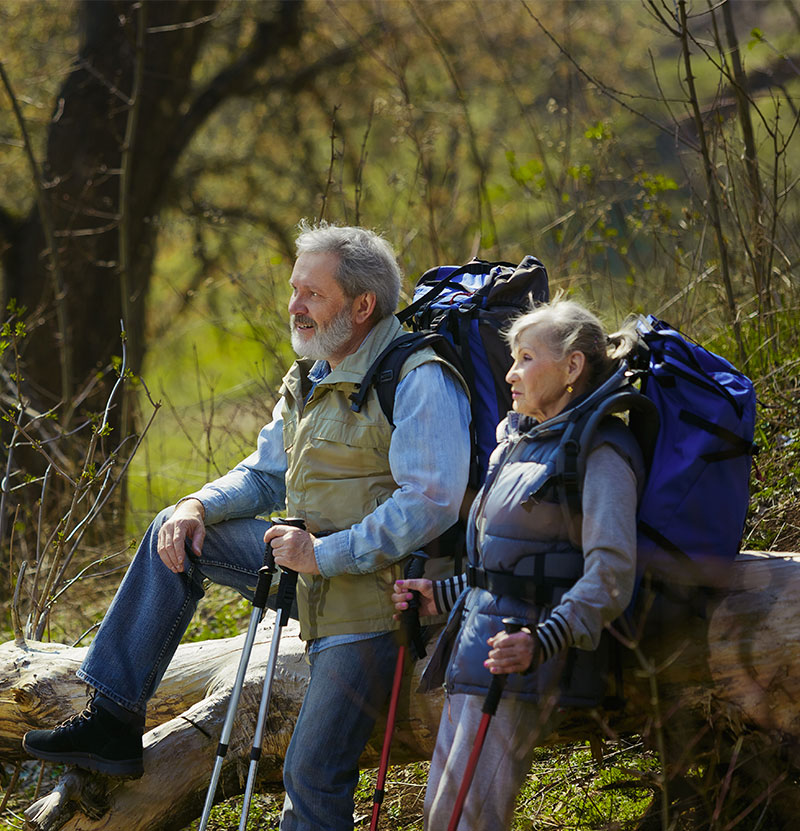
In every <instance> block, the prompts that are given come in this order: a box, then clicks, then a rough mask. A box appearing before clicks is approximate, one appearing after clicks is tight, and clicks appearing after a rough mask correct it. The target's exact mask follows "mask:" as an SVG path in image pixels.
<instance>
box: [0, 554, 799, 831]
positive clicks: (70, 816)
mask: <svg viewBox="0 0 800 831" xmlns="http://www.w3.org/2000/svg"><path fill="white" fill-rule="evenodd" d="M799 592H800V554H776V553H771V554H755V553H746V554H742V555H740V557H739V558H738V559H737V560H736V562H735V563H734V564H733V566H732V568H731V583H730V585H729V587H728V588H726V589H725V590H720V591H719V592H717V593H716V594H715V595H714V596H709V597H708V598H705V600H704V602H703V604H702V606H700V605H695V608H694V610H693V611H689V610H688V609H687V607H685V606H683V605H682V603H677V604H675V605H674V607H673V608H674V610H675V612H676V613H675V614H674V615H670V613H669V611H667V612H664V611H663V609H662V613H661V614H660V616H659V617H658V620H655V619H653V618H652V617H651V621H650V624H651V625H649V627H648V629H647V633H646V636H645V637H644V638H643V639H642V640H641V641H639V642H638V643H636V644H635V648H634V649H632V650H630V651H628V652H627V653H626V659H625V671H624V676H623V680H624V687H623V689H624V694H625V703H624V706H623V707H622V708H619V709H597V710H592V711H578V710H576V711H570V712H567V713H566V714H565V719H564V721H563V723H562V725H561V726H560V727H559V730H558V733H557V734H556V735H553V736H551V737H550V739H549V743H550V744H559V743H570V742H574V741H585V740H586V739H587V738H590V737H592V738H593V740H600V741H602V740H603V739H605V738H608V737H614V736H618V735H621V734H631V733H638V734H641V735H644V736H645V737H646V738H647V739H648V740H649V741H650V742H651V744H652V745H653V746H655V747H661V748H662V750H664V754H665V755H664V757H663V759H662V762H663V768H664V771H663V774H662V776H663V782H662V783H661V787H662V790H663V792H664V793H665V794H667V793H669V792H670V791H676V790H677V785H676V784H675V783H676V782H677V780H678V775H679V774H680V772H681V770H680V768H681V764H683V767H686V766H687V765H688V764H689V762H692V761H696V760H697V758H698V757H699V755H700V754H701V752H706V750H704V748H708V747H712V746H713V748H715V752H716V754H717V755H716V756H715V757H714V758H715V760H716V762H717V763H718V764H720V765H722V768H723V774H724V773H725V771H727V770H731V771H733V770H735V771H736V776H735V777H731V776H728V778H727V785H726V786H725V787H726V788H727V790H726V791H725V794H723V795H726V794H727V796H728V797H729V798H731V799H733V797H734V796H735V795H737V794H738V795H740V796H741V797H742V798H743V799H745V800H746V804H747V805H750V806H753V805H756V804H760V803H762V802H769V803H770V804H771V805H772V806H773V807H775V806H778V807H779V808H780V810H781V811H782V813H783V815H786V816H796V811H797V808H798V802H799V801H800V800H798V794H797V793H796V788H795V787H794V786H793V785H792V784H791V782H792V780H793V779H794V778H795V775H796V773H797V768H798V764H800V756H799V755H798V753H797V750H798V748H800V674H798V673H796V672H795V671H794V669H793V668H794V667H795V666H796V665H797V664H798V662H800V619H799V618H798V616H797V614H796V597H797V596H798V593H799ZM667 605H669V604H667ZM272 621H273V617H272V614H271V613H268V616H267V618H266V619H265V620H264V621H263V622H262V624H261V626H260V627H259V637H258V638H257V641H256V646H255V648H254V650H253V655H252V658H251V662H250V667H249V670H248V673H247V677H246V682H245V686H244V690H243V693H242V699H241V701H240V705H239V710H238V717H237V720H236V726H235V728H234V731H233V735H232V737H231V742H230V750H229V751H228V753H227V756H226V757H225V764H224V765H223V772H222V777H221V781H220V787H219V788H218V798H223V797H228V796H231V795H233V794H237V793H241V791H242V789H243V785H244V780H245V778H246V774H247V765H248V756H249V750H250V746H251V743H252V737H253V729H254V725H255V719H256V715H257V710H258V704H259V700H260V696H261V689H262V683H263V673H264V668H265V665H266V659H267V652H268V648H267V644H268V642H269V641H270V640H271V637H272ZM242 640H243V639H242V638H241V637H240V638H232V639H228V640H216V641H206V642H203V643H197V644H186V645H183V646H181V647H180V648H179V650H178V652H177V654H176V656H175V659H174V660H173V662H172V664H171V666H170V669H169V671H168V672H167V674H166V675H165V677H164V680H163V682H162V684H161V686H160V688H159V690H158V692H157V694H156V696H155V698H154V699H153V700H152V702H151V706H150V709H149V713H148V730H149V732H147V733H146V735H145V776H144V777H143V778H142V779H139V780H136V781H127V782H123V783H122V784H118V785H117V787H115V788H113V790H110V789H108V788H107V783H106V782H105V781H104V779H103V777H98V776H95V775H89V774H85V773H82V772H78V771H75V770H74V769H73V770H71V771H68V773H67V774H66V775H65V776H64V777H62V780H61V781H60V783H59V785H58V787H57V789H56V791H54V792H53V793H52V794H49V795H48V796H46V797H44V798H43V799H41V800H39V802H37V803H35V804H34V805H32V806H31V807H30V808H29V809H28V810H27V812H26V816H27V818H28V827H29V828H32V829H40V831H46V830H47V829H55V828H59V827H63V828H65V829H69V830H70V831H89V830H90V829H91V831H97V830H98V829H109V830H110V829H120V831H122V829H125V831H138V829H142V831H144V829H148V831H168V829H175V830H176V831H177V829H181V828H184V827H185V826H186V825H187V824H188V822H189V821H190V820H191V819H193V818H195V817H197V816H199V814H200V811H201V808H202V803H203V800H204V798H205V791H206V788H207V786H208V782H209V779H210V774H211V768H212V765H213V761H214V755H215V753H216V746H217V741H218V738H219V732H220V729H221V724H222V721H223V719H224V716H225V711H226V707H227V698H228V695H229V692H230V688H231V685H232V679H233V677H234V675H235V671H236V667H237V665H238V661H239V654H240V649H241V645H242ZM84 653H85V649H83V648H70V647H65V646H60V645H57V644H42V643H27V644H15V643H7V644H5V645H3V646H2V647H0V753H1V754H2V757H3V758H4V759H6V760H12V759H18V758H21V756H22V752H21V748H20V739H21V737H22V735H23V734H24V732H25V731H26V730H28V729H32V728H36V727H42V726H47V725H52V724H53V723H54V722H56V721H58V720H59V719H62V718H64V717H66V716H68V715H70V714H71V713H72V712H75V711H78V710H80V709H81V708H82V706H83V703H84V701H85V688H84V686H83V685H82V684H81V683H80V682H79V681H78V680H77V679H76V678H75V676H74V670H75V668H76V667H77V666H78V664H79V663H80V661H81V659H82V657H83V654H84ZM420 670H421V663H420V664H418V665H417V666H416V667H415V668H414V674H413V677H409V678H408V679H407V681H406V684H405V685H404V688H403V692H402V694H401V705H400V712H399V717H398V722H397V728H396V732H395V738H394V741H393V744H392V758H391V761H392V764H403V763H408V762H411V761H414V760H420V759H427V758H430V754H431V751H432V748H433V742H434V738H435V731H436V726H437V723H438V718H439V713H440V711H441V706H442V696H441V695H421V694H416V693H415V692H413V691H414V690H415V689H416V681H417V677H418V675H419V673H420ZM306 683H307V665H306V663H305V659H304V656H303V646H302V643H301V642H300V641H299V639H298V637H297V631H296V629H295V628H294V626H293V624H290V625H289V626H288V627H286V629H284V630H283V635H282V638H281V654H280V658H279V662H278V669H277V672H276V677H275V682H274V686H273V691H272V702H271V707H270V715H269V719H268V723H267V729H266V731H265V737H264V752H263V755H262V758H261V761H260V764H259V777H258V785H259V787H260V788H277V787H280V781H281V765H282V760H283V757H284V754H285V751H286V747H287V745H288V741H289V738H290V736H291V732H292V727H293V724H294V720H295V718H296V716H297V713H298V711H299V707H300V703H301V701H302V697H303V693H304V689H305V685H306ZM383 727H384V725H383V724H378V726H377V727H376V731H375V735H374V736H373V739H372V740H371V742H370V744H369V746H368V748H367V751H366V752H365V754H364V757H363V759H362V765H363V766H364V767H371V766H375V765H376V764H377V760H378V758H379V755H380V745H381V741H382V738H383ZM721 737H722V739H721ZM712 740H713V741H712ZM743 742H746V743H745V744H743ZM594 743H595V744H597V741H595V742H594ZM737 743H738V744H737ZM687 748H688V750H687ZM748 748H753V751H752V753H750V754H748V752H747V751H748ZM722 779H723V780H724V776H723V777H722ZM115 784H116V783H115ZM737 789H738V790H737ZM665 804H666V802H665ZM737 810H738V809H737Z"/></svg>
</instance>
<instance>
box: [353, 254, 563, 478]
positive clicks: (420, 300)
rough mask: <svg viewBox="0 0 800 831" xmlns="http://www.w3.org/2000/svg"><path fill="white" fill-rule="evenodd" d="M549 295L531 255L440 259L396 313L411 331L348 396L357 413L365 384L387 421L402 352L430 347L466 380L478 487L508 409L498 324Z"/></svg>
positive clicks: (505, 358) (507, 355) (507, 357)
mask: <svg viewBox="0 0 800 831" xmlns="http://www.w3.org/2000/svg"><path fill="white" fill-rule="evenodd" d="M548 299H549V288H548V280H547V271H546V269H545V267H544V266H543V265H542V263H541V262H540V261H539V260H537V259H536V257H534V256H532V255H530V254H529V255H527V256H526V257H525V258H524V259H523V260H522V262H521V263H520V264H519V265H517V266H515V265H513V264H511V263H507V262H487V261H485V260H478V259H475V260H471V261H470V262H468V263H467V264H466V265H461V266H456V265H441V266H437V267H435V268H431V269H429V270H428V271H426V272H425V273H424V274H423V275H422V276H421V277H420V278H419V280H418V281H417V284H416V286H415V288H414V294H413V297H412V302H411V303H410V304H409V305H408V306H407V307H406V308H405V309H402V310H401V311H400V312H398V314H397V317H398V319H399V320H400V322H401V323H403V324H405V325H406V326H407V327H408V328H409V330H410V331H408V332H406V333H404V334H403V335H401V336H400V337H398V338H396V339H395V340H394V341H393V342H392V343H390V344H389V346H388V347H387V348H386V349H385V350H384V351H383V352H382V353H381V354H380V355H378V357H377V358H376V359H375V361H374V362H373V364H372V366H371V367H370V368H369V369H368V370H367V372H366V374H365V376H364V380H363V382H362V383H361V385H360V387H359V389H358V390H357V391H356V392H355V393H354V394H353V395H352V396H351V400H352V402H353V404H352V409H353V410H355V411H356V412H358V410H359V409H360V408H361V406H362V405H363V403H364V399H365V398H366V396H367V393H368V392H369V390H370V388H371V387H375V390H376V393H377V395H378V400H379V401H380V404H381V408H382V409H383V412H384V414H385V415H386V417H387V419H388V420H389V423H390V424H393V423H394V422H393V415H394V398H395V393H396V390H397V383H398V380H399V378H400V371H401V369H402V366H403V363H404V362H405V360H406V358H407V357H408V356H409V355H410V354H411V353H412V352H413V351H414V350H415V349H419V348H421V347H423V346H431V347H432V348H433V349H435V350H436V352H437V353H438V354H439V355H440V356H441V357H443V358H444V359H445V360H447V361H448V362H449V363H450V364H452V365H453V366H454V367H455V368H456V369H457V370H458V371H459V372H460V373H461V375H462V377H463V378H464V380H465V381H466V384H467V387H468V389H469V392H470V403H471V410H472V430H473V436H472V442H473V451H472V458H471V468H470V477H469V486H470V488H472V489H473V490H475V491H477V490H478V488H479V487H480V486H481V485H482V484H483V480H484V478H485V476H486V467H487V465H488V462H489V456H490V454H491V452H492V451H493V450H494V448H495V445H496V444H497V437H496V430H497V425H498V424H499V423H500V421H501V420H502V419H503V418H504V417H505V415H506V413H507V412H508V411H509V410H510V409H511V392H510V389H509V386H508V384H506V382H505V376H506V373H507V372H508V370H509V369H510V367H511V364H512V359H511V352H510V350H509V348H508V345H507V344H506V342H505V339H504V338H503V334H502V332H503V330H504V329H506V328H507V327H508V325H509V324H510V322H511V320H512V319H513V318H514V317H516V316H517V315H518V314H520V313H522V312H525V311H528V310H529V309H530V308H531V304H532V303H544V302H547V300H548Z"/></svg>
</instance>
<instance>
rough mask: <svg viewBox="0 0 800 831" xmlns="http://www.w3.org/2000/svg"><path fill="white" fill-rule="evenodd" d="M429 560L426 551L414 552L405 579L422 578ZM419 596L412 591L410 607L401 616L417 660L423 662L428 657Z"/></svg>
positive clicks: (416, 592)
mask: <svg viewBox="0 0 800 831" xmlns="http://www.w3.org/2000/svg"><path fill="white" fill-rule="evenodd" d="M427 559H428V555H427V554H426V553H425V552H424V551H414V552H413V553H412V554H411V560H410V561H409V563H408V566H407V567H406V573H405V579H407V580H415V579H418V578H420V577H422V576H423V574H424V573H425V562H426V561H427ZM419 596H420V595H419V592H418V591H414V590H412V591H411V600H409V601H408V607H407V608H406V609H404V610H403V612H402V613H401V615H400V619H401V621H402V624H403V629H404V630H405V635H406V640H407V642H408V643H409V644H410V645H411V646H412V647H413V651H414V653H415V657H416V659H417V660H421V659H422V658H424V657H425V655H426V652H425V642H424V640H423V638H422V632H421V630H420V625H419Z"/></svg>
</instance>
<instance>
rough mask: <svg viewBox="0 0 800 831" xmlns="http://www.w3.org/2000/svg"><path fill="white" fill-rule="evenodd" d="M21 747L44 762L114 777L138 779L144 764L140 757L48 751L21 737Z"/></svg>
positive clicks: (141, 774)
mask: <svg viewBox="0 0 800 831" xmlns="http://www.w3.org/2000/svg"><path fill="white" fill-rule="evenodd" d="M22 748H23V750H24V751H25V752H26V753H28V754H29V755H31V756H33V757H34V758H36V759H41V760H42V761H44V762H57V763H59V764H63V765H75V767H79V768H83V769H84V770H91V771H94V772H95V773H103V774H105V775H106V776H111V777H113V778H114V779H140V778H141V777H142V776H143V775H144V765H143V763H142V760H141V759H119V760H111V759H104V758H103V757H102V756H95V755H94V754H93V753H48V752H47V751H45V750H38V749H37V748H35V747H31V746H30V745H28V744H27V742H26V741H25V739H24V738H23V739H22Z"/></svg>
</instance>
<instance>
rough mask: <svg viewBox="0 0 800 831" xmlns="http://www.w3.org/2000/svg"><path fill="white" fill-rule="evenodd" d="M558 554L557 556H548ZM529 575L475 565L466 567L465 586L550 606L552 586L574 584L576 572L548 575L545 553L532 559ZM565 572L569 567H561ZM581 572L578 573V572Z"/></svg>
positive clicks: (569, 585)
mask: <svg viewBox="0 0 800 831" xmlns="http://www.w3.org/2000/svg"><path fill="white" fill-rule="evenodd" d="M551 556H555V557H558V555H551ZM533 570H534V574H533V575H532V576H527V575H520V574H509V573H508V572H505V571H489V570H487V569H483V568H480V567H479V566H473V565H468V566H467V585H469V586H475V587H477V588H479V589H486V591H490V592H491V593H492V594H499V595H507V596H510V597H516V598H518V599H519V600H525V601H527V602H529V603H534V604H535V605H537V606H550V605H552V604H553V602H554V600H553V599H554V595H555V591H556V589H560V588H564V589H568V588H571V587H572V586H574V585H575V582H576V581H577V579H578V577H580V574H577V575H576V574H574V573H572V574H563V573H562V574H552V573H548V572H549V569H548V570H546V569H545V556H537V557H536V558H535V559H534V569H533ZM564 570H565V571H569V569H564ZM581 573H582V572H581Z"/></svg>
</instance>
